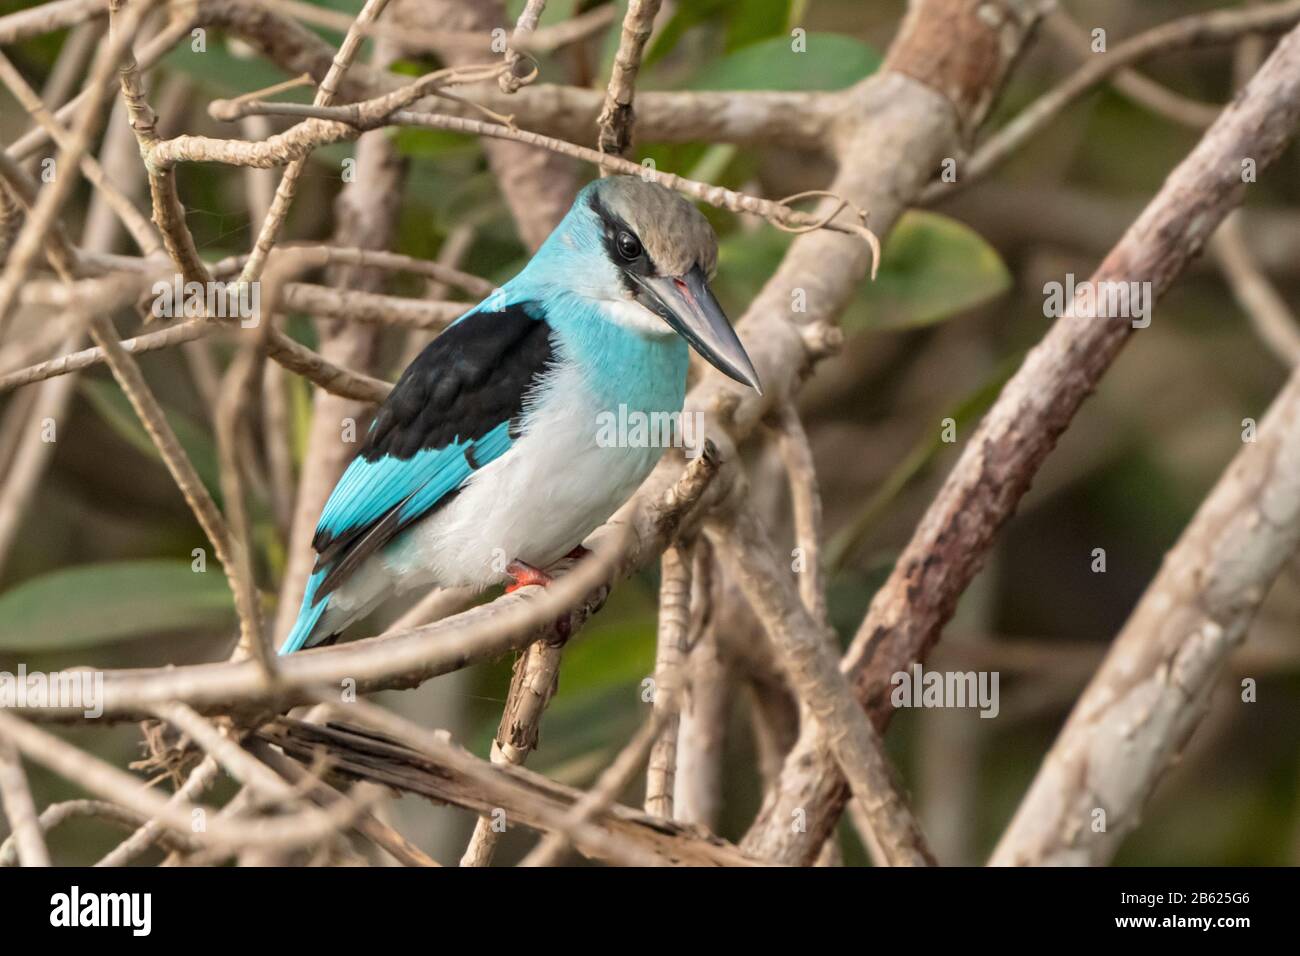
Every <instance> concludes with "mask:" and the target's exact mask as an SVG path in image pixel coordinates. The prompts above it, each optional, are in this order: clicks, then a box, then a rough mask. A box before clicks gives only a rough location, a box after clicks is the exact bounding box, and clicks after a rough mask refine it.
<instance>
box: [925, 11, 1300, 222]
mask: <svg viewBox="0 0 1300 956" xmlns="http://www.w3.org/2000/svg"><path fill="white" fill-rule="evenodd" d="M1298 20H1300V2H1297V0H1291V2H1286V3H1276V4H1268V5H1265V6H1259V7H1247V8H1244V9H1233V10H1212V11H1210V12H1208V13H1198V14H1192V15H1191V16H1186V17H1181V18H1179V19H1177V20H1172V21H1170V22H1169V23H1165V24H1161V25H1160V26H1158V27H1154V28H1152V29H1150V30H1148V31H1146V32H1145V33H1140V34H1138V35H1137V36H1135V37H1133V38H1132V39H1129V40H1126V41H1125V42H1123V43H1121V44H1119V46H1116V47H1114V48H1113V49H1111V50H1110V51H1109V52H1107V53H1106V55H1105V56H1098V57H1095V58H1093V59H1091V60H1090V61H1089V62H1087V63H1085V64H1084V65H1083V66H1081V67H1080V68H1079V69H1078V70H1077V71H1075V73H1074V74H1073V75H1072V76H1070V78H1069V79H1067V80H1066V81H1065V82H1064V83H1062V84H1061V85H1060V86H1058V87H1056V88H1055V89H1054V90H1051V91H1050V92H1048V93H1045V94H1044V95H1043V96H1041V97H1039V98H1038V99H1037V100H1036V101H1035V102H1033V103H1032V104H1030V105H1029V106H1028V107H1026V108H1025V109H1023V110H1021V111H1020V113H1019V114H1017V115H1016V117H1015V119H1013V120H1012V121H1011V122H1009V123H1008V124H1007V125H1006V126H1004V127H1002V128H1001V129H1000V130H998V131H997V133H995V134H994V135H993V136H991V137H989V138H988V139H987V140H986V141H985V142H984V143H983V145H981V146H980V148H979V149H977V150H976V151H975V154H974V155H973V156H971V158H970V159H968V160H967V161H966V162H964V163H962V164H961V172H960V176H959V179H958V182H956V183H940V182H936V183H932V184H931V185H930V186H929V187H928V188H927V189H926V190H925V192H924V193H923V194H922V195H921V200H920V201H921V202H922V203H925V204H929V203H932V202H934V201H935V200H936V199H939V198H940V197H942V196H945V195H947V194H948V193H950V192H952V191H953V190H955V189H958V188H962V187H965V186H968V185H970V184H971V183H973V182H975V181H976V180H978V179H980V178H981V177H982V176H984V175H985V174H986V173H987V172H988V171H989V170H990V169H992V168H993V167H995V166H997V165H998V164H999V163H1001V162H1002V161H1003V160H1004V159H1006V158H1007V157H1008V156H1010V155H1011V154H1012V153H1014V152H1015V151H1016V150H1017V149H1019V148H1020V146H1021V145H1023V144H1024V143H1025V141H1026V140H1028V139H1029V138H1030V137H1031V136H1033V135H1034V134H1035V133H1037V132H1038V131H1039V130H1041V129H1042V128H1043V127H1044V126H1046V125H1047V124H1048V123H1049V122H1051V121H1052V120H1053V119H1054V118H1055V117H1056V116H1057V115H1058V114H1059V113H1060V112H1061V111H1062V110H1063V109H1065V107H1067V106H1069V105H1070V104H1071V103H1073V102H1074V101H1075V100H1077V99H1078V98H1079V97H1081V96H1083V95H1084V94H1085V93H1087V92H1088V91H1089V90H1091V89H1092V88H1093V87H1095V86H1097V85H1098V84H1100V83H1104V82H1105V81H1106V80H1107V79H1109V78H1110V77H1111V76H1112V75H1113V74H1114V73H1116V72H1117V71H1119V70H1122V69H1124V68H1126V67H1128V66H1130V65H1131V64H1133V63H1136V62H1138V61H1140V60H1143V59H1145V58H1147V57H1149V56H1152V55H1154V54H1157V53H1168V52H1172V51H1174V50H1184V49H1188V48H1191V47H1197V46H1206V45H1211V44H1216V43H1231V42H1232V41H1234V40H1236V39H1237V38H1239V37H1241V36H1244V35H1246V34H1251V33H1284V32H1286V31H1287V30H1290V29H1291V28H1292V27H1293V26H1295V24H1296V22H1297V21H1298Z"/></svg>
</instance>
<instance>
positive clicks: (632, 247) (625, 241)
mask: <svg viewBox="0 0 1300 956" xmlns="http://www.w3.org/2000/svg"><path fill="white" fill-rule="evenodd" d="M618 254H619V255H620V256H622V257H623V258H624V259H626V260H627V261H628V262H631V261H632V260H633V259H636V258H638V257H639V256H640V255H641V242H640V240H639V239H637V237H636V236H634V235H632V233H630V232H620V233H619V234H618Z"/></svg>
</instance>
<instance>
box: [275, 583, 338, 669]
mask: <svg viewBox="0 0 1300 956" xmlns="http://www.w3.org/2000/svg"><path fill="white" fill-rule="evenodd" d="M325 574H326V569H324V568H322V569H321V570H319V571H317V572H316V573H315V574H313V575H312V576H311V577H310V578H308V579H307V587H306V588H305V589H304V590H303V593H302V607H301V608H299V609H298V620H296V621H294V622H293V630H292V631H290V632H289V636H288V637H286V638H285V639H284V644H282V645H281V647H280V653H281V654H282V655H283V654H292V653H293V652H294V651H300V650H302V649H303V648H304V647H311V646H312V645H314V644H319V643H320V642H321V640H323V639H324V638H325V637H327V636H328V635H325V634H317V635H315V638H316V639H315V640H312V632H313V631H315V630H316V625H317V624H318V623H320V619H321V615H322V614H324V613H325V608H326V607H327V606H328V605H329V602H330V599H329V595H325V596H324V597H322V598H320V599H319V600H317V599H316V589H317V588H318V587H320V583H321V581H323V580H324V579H325Z"/></svg>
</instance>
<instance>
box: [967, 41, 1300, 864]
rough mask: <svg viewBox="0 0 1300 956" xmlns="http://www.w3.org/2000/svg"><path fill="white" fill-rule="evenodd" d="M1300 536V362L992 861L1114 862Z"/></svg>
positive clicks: (1186, 534) (1172, 554)
mask: <svg viewBox="0 0 1300 956" xmlns="http://www.w3.org/2000/svg"><path fill="white" fill-rule="evenodd" d="M1297 39H1300V34H1292V36H1291V38H1290V40H1297ZM1288 42H1290V41H1288ZM1292 45H1293V46H1300V43H1293V44H1292ZM1292 70H1293V73H1294V61H1293V67H1292ZM1297 546H1300V372H1295V373H1293V374H1292V376H1291V380H1290V381H1289V382H1288V383H1287V385H1286V387H1285V388H1284V389H1283V390H1282V392H1281V394H1280V395H1278V397H1277V399H1276V400H1275V401H1274V402H1273V406H1272V408H1271V409H1270V410H1269V412H1268V414H1267V415H1266V416H1265V417H1264V420H1263V421H1262V422H1261V423H1260V428H1259V435H1258V440H1256V441H1249V442H1247V443H1246V444H1245V445H1244V446H1243V447H1242V450H1241V451H1239V452H1238V453H1237V455H1236V457H1235V458H1234V459H1233V461H1232V464H1231V465H1230V466H1229V467H1228V469H1227V471H1226V472H1224V474H1223V477H1222V478H1220V479H1219V482H1218V484H1216V485H1215V487H1214V490H1213V491H1211V492H1210V494H1209V496H1208V497H1207V498H1206V499H1205V501H1204V502H1202V504H1201V506H1200V508H1198V509H1197V512H1196V516H1195V517H1194V518H1193V519H1192V521H1191V523H1190V524H1189V525H1188V526H1187V528H1186V529H1185V530H1184V531H1183V534H1182V536H1181V537H1180V538H1179V539H1178V543H1177V544H1176V545H1174V547H1173V548H1172V549H1171V550H1170V551H1169V553H1168V554H1167V555H1165V560H1164V562H1163V564H1162V565H1161V567H1160V573H1159V574H1158V575H1157V576H1156V578H1155V580H1154V581H1152V582H1151V585H1150V586H1149V587H1148V588H1147V591H1146V593H1145V594H1144V595H1143V596H1142V599H1141V600H1140V601H1139V602H1138V605H1137V607H1136V608H1135V609H1134V611H1133V613H1132V615H1131V616H1130V617H1129V619H1128V623H1126V624H1125V625H1124V628H1123V630H1122V631H1120V634H1119V636H1118V637H1116V638H1115V640H1114V641H1113V642H1112V643H1111V645H1110V650H1109V651H1108V653H1107V654H1106V659H1105V661H1104V662H1103V663H1102V665H1101V668H1100V669H1099V670H1098V671H1097V673H1096V675H1095V676H1094V677H1093V679H1092V681H1091V682H1090V683H1089V684H1088V688H1087V690H1085V691H1084V692H1083V695H1082V696H1081V697H1080V698H1079V700H1078V702H1077V703H1076V704H1075V705H1074V710H1073V711H1072V712H1071V714H1070V718H1069V720H1068V721H1067V722H1066V724H1065V728H1064V729H1063V730H1062V731H1061V733H1060V735H1059V736H1058V737H1057V739H1056V743H1054V744H1053V745H1052V749H1051V751H1050V752H1049V753H1048V755H1047V759H1046V760H1045V761H1044V762H1043V765H1042V766H1041V767H1040V768H1039V770H1038V774H1037V775H1036V776H1035V778H1034V782H1033V785H1032V786H1031V787H1030V789H1029V792H1028V794H1026V796H1025V799H1024V801H1023V802H1022V803H1021V804H1020V807H1019V809H1018V810H1017V811H1016V815H1015V818H1014V819H1013V820H1012V821H1011V825H1010V827H1008V829H1007V832H1006V833H1005V834H1004V835H1003V837H1002V839H1001V841H1000V842H999V843H998V846H997V849H996V850H994V852H993V858H992V860H991V863H992V864H994V865H1040V866H1041V865H1047V866H1063V865H1070V866H1078V865H1085V866H1104V865H1106V864H1107V863H1109V862H1110V861H1111V858H1112V857H1113V856H1114V855H1115V852H1116V851H1117V850H1118V849H1119V847H1120V844H1121V843H1122V842H1123V840H1124V838H1125V837H1126V836H1127V835H1128V834H1129V833H1131V832H1132V831H1133V830H1134V829H1135V828H1136V827H1137V825H1138V823H1139V821H1140V819H1141V814H1142V811H1143V808H1144V806H1145V804H1146V802H1147V800H1148V799H1149V798H1150V796H1151V793H1152V791H1153V790H1154V789H1155V787H1156V783H1157V782H1158V781H1159V779H1160V777H1161V776H1162V775H1163V774H1164V772H1165V771H1166V769H1167V768H1168V767H1169V765H1170V764H1171V763H1172V762H1173V761H1174V760H1176V759H1177V757H1178V755H1179V753H1180V752H1181V751H1182V749H1183V748H1184V747H1185V746H1186V744H1187V741H1188V739H1189V738H1190V737H1191V735H1192V733H1193V731H1194V730H1195V729H1196V726H1197V725H1198V724H1199V723H1200V721H1201V719H1202V718H1203V717H1204V716H1205V714H1206V713H1207V712H1208V711H1209V710H1210V702H1211V699H1212V696H1213V689H1214V682H1215V679H1216V677H1217V676H1218V675H1219V673H1220V671H1221V670H1222V667H1223V664H1224V661H1225V660H1226V659H1227V657H1228V655H1229V654H1230V653H1231V652H1232V651H1233V650H1235V649H1236V648H1237V647H1239V646H1240V645H1241V643H1242V642H1243V641H1245V639H1246V632H1247V629H1248V627H1249V626H1250V622H1251V619H1252V618H1253V617H1254V615H1255V611H1256V610H1258V608H1259V605H1260V604H1261V603H1262V602H1263V600H1264V596H1265V595H1266V594H1267V593H1268V589H1269V587H1270V585H1271V584H1272V583H1273V580H1274V578H1275V577H1276V576H1277V575H1278V573H1279V572H1280V571H1281V570H1282V568H1283V566H1284V564H1285V563H1286V562H1287V561H1289V560H1290V559H1291V558H1292V557H1293V556H1294V555H1295V553H1296V548H1297ZM1098 812H1100V813H1101V814H1102V817H1101V819H1102V820H1103V822H1104V826H1102V827H1100V828H1099V827H1097V826H1095V825H1094V824H1095V823H1096V821H1097V819H1098Z"/></svg>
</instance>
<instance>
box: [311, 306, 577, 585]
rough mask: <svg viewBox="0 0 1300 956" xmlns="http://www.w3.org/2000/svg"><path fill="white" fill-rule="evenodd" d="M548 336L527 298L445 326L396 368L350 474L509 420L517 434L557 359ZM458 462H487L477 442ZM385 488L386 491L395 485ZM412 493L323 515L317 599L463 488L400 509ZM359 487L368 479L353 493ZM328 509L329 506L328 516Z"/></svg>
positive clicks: (469, 437) (471, 437) (317, 545)
mask: <svg viewBox="0 0 1300 956" xmlns="http://www.w3.org/2000/svg"><path fill="white" fill-rule="evenodd" d="M550 332H551V328H550V325H549V324H548V323H547V322H546V319H545V317H544V312H543V310H542V309H541V308H540V307H539V306H538V305H537V304H536V303H532V302H525V303H519V304H515V305H511V306H508V307H506V308H504V309H502V310H500V311H497V312H488V311H483V312H473V313H470V314H469V315H467V316H465V317H464V318H463V319H461V320H460V321H458V322H456V323H455V324H454V325H451V326H449V327H448V328H447V329H446V331H444V332H443V333H442V334H441V335H439V336H438V337H437V338H435V339H434V340H433V341H432V342H430V343H429V344H428V345H427V346H426V347H425V348H424V350H423V351H422V352H421V353H420V354H419V356H418V357H417V358H416V359H415V361H413V362H412V363H411V364H410V365H409V366H408V367H407V369H406V371H404V372H403V373H402V376H401V378H400V379H398V382H397V384H396V385H395V386H394V387H393V390H392V392H390V393H389V395H388V398H387V399H385V401H384V403H383V404H382V405H381V406H380V408H379V411H378V412H377V413H376V414H375V420H374V423H373V424H372V425H371V427H370V431H369V433H368V434H367V436H366V440H365V442H364V443H363V445H362V446H361V450H360V452H359V453H358V455H357V458H356V459H354V461H353V463H352V464H351V465H350V466H349V469H348V471H349V472H352V471H354V470H358V469H360V470H365V471H369V470H370V469H371V468H375V469H376V470H377V469H378V467H379V466H375V465H373V464H371V463H375V462H378V461H379V460H380V459H383V458H389V459H397V460H398V461H404V460H407V459H410V458H411V457H412V456H414V455H415V454H416V453H417V452H420V451H422V450H425V449H431V450H437V449H441V448H445V447H447V446H448V445H450V444H452V443H453V442H457V441H459V442H461V443H465V442H473V441H475V440H477V439H479V438H482V437H483V436H484V435H486V434H487V433H488V432H490V431H492V429H494V428H496V427H498V426H499V425H501V423H502V422H509V423H510V434H511V437H514V436H515V435H516V428H517V426H518V420H519V418H520V417H521V415H522V412H523V409H524V406H525V403H526V401H527V399H528V397H529V395H530V394H531V393H532V392H533V390H534V389H535V388H536V387H537V384H538V382H539V380H540V379H541V378H542V376H543V375H544V374H545V372H546V371H547V370H548V369H549V368H550V367H551V364H552V362H553V359H554V349H553V347H552V345H551V339H550ZM464 458H465V462H466V464H467V465H468V467H469V468H470V469H472V470H477V469H478V467H479V466H480V464H482V463H483V462H480V460H479V459H478V458H477V457H476V456H475V448H474V446H473V445H470V446H469V447H467V448H466V450H465V452H464ZM391 464H392V463H391V462H388V463H386V466H387V467H391ZM412 478H413V479H414V478H416V476H415V475H412ZM346 479H347V474H345V476H344V479H343V480H340V483H339V486H337V487H336V488H335V492H334V495H339V494H341V493H343V486H344V484H345V482H346ZM385 490H386V491H388V492H390V493H391V491H392V488H391V483H390V484H389V487H387V488H386V489H385ZM418 490H419V488H418V483H417V484H416V485H415V486H414V487H410V488H407V489H404V490H403V493H402V495H401V497H400V500H394V501H393V503H392V505H391V507H388V508H387V510H385V511H383V512H382V513H381V514H378V515H376V516H375V517H373V518H372V519H371V520H366V521H362V522H359V523H357V524H352V525H346V526H342V527H340V526H338V525H336V524H333V523H331V522H327V521H326V520H325V516H324V515H322V521H321V524H320V525H319V526H318V527H317V529H316V534H315V537H314V538H313V540H312V547H313V548H314V549H315V551H316V553H317V559H316V570H317V571H320V570H321V569H324V568H329V571H328V573H327V575H326V577H325V578H324V579H323V580H322V581H321V583H320V586H319V587H318V588H317V592H316V593H317V595H318V596H320V597H323V596H324V595H325V594H328V593H329V592H330V591H332V590H334V589H335V588H337V587H338V586H339V585H340V584H342V583H343V582H344V580H346V579H347V578H348V577H349V576H351V574H352V572H353V571H355V570H356V569H357V568H358V567H359V566H360V565H361V563H362V562H363V561H364V560H365V559H366V558H367V557H369V556H370V555H371V554H373V553H374V552H375V551H377V550H378V549H380V548H381V547H383V546H384V545H385V544H387V543H388V542H389V541H391V540H392V539H393V538H394V537H396V536H397V535H398V534H399V533H400V532H401V531H402V530H404V529H405V528H406V527H408V526H409V525H410V524H412V523H413V522H414V521H416V520H418V519H419V518H423V517H425V516H427V515H428V514H432V513H433V512H434V511H435V510H437V509H438V508H441V507H442V506H443V505H445V504H446V503H447V502H449V501H451V500H452V499H453V498H455V497H456V494H457V492H458V490H459V489H452V490H450V491H449V492H448V493H446V494H444V495H442V497H441V498H439V499H438V500H437V502H436V503H434V504H433V505H432V506H431V507H429V508H427V509H425V510H423V511H420V512H418V513H409V511H406V510H404V506H405V505H406V504H407V502H408V501H409V499H410V498H411V497H413V496H414V495H415V494H416V492H417V491H418ZM358 492H360V493H361V494H364V493H365V491H364V485H363V486H362V488H360V489H351V490H350V492H349V493H350V494H351V495H356V494H358ZM334 495H331V499H333V498H334ZM329 510H330V505H329V504H327V505H326V513H329Z"/></svg>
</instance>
